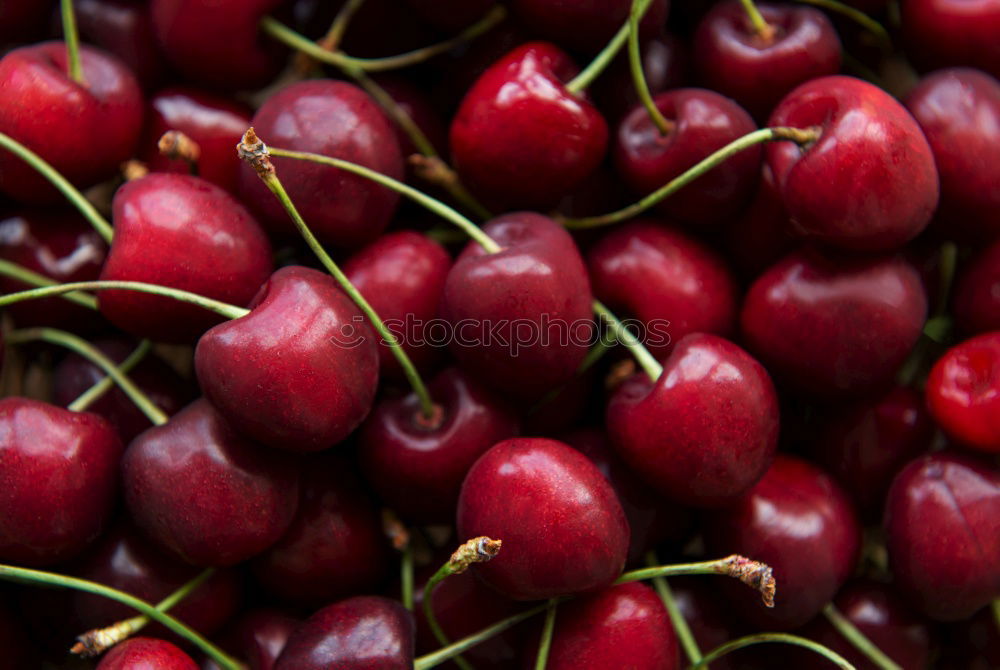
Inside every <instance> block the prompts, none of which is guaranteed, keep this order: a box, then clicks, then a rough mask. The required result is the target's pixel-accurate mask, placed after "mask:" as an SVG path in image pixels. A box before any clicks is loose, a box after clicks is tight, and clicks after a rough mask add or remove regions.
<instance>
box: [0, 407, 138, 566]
mask: <svg viewBox="0 0 1000 670" xmlns="http://www.w3.org/2000/svg"><path fill="white" fill-rule="evenodd" d="M121 453H122V444H121V441H120V440H119V439H118V436H117V435H116V434H115V431H114V429H113V428H112V427H111V425H110V424H109V423H108V422H107V421H105V420H104V419H102V418H101V417H99V416H97V415H96V414H89V413H87V412H70V411H68V410H65V409H62V408H61V407H56V406H54V405H49V404H47V403H43V402H39V401H37V400H29V399H27V398H17V397H8V398H4V399H3V400H0V508H2V509H3V510H4V513H3V515H2V516H0V560H2V561H4V562H13V563H18V564H21V565H31V566H44V565H51V564H53V563H58V562H60V561H64V560H66V559H69V558H72V557H73V556H74V555H76V554H78V553H79V552H80V551H81V550H82V549H84V548H85V547H86V546H87V545H88V544H89V543H90V542H91V541H93V540H94V539H96V538H97V536H98V535H99V534H100V533H101V531H102V530H103V528H104V525H105V522H106V521H107V519H108V516H109V514H110V513H111V509H112V505H113V504H114V500H115V491H116V488H117V479H118V460H119V458H120V457H121ZM40 520H44V522H43V523H42V522H40Z"/></svg>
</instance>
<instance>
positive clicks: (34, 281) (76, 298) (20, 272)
mask: <svg viewBox="0 0 1000 670" xmlns="http://www.w3.org/2000/svg"><path fill="white" fill-rule="evenodd" d="M0 275H3V276H4V277H10V278H11V279H17V280H18V281H22V282H24V283H25V284H27V285H28V286H36V287H47V286H59V282H57V281H55V280H54V279H51V278H50V277H46V276H45V275H41V274H38V273H37V272H33V271H31V270H29V269H28V268H26V267H22V266H20V265H18V264H17V263H11V262H10V261H5V260H2V259H0ZM61 297H62V298H63V299H64V300H69V301H70V302H72V303H75V304H77V305H80V306H81V307H86V308H87V309H93V310H96V309H97V298H96V297H94V296H92V295H90V294H89V293H65V294H63V295H62V296H61Z"/></svg>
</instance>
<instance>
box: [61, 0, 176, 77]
mask: <svg viewBox="0 0 1000 670" xmlns="http://www.w3.org/2000/svg"><path fill="white" fill-rule="evenodd" d="M73 9H74V10H75V11H76V23H77V26H79V29H80V37H81V38H82V39H83V40H84V41H86V42H90V43H93V44H95V45H97V46H99V47H101V48H102V49H106V50H107V51H109V52H111V53H112V54H114V55H115V56H117V57H118V58H120V59H121V61H122V62H123V63H127V64H128V66H129V68H130V69H131V70H132V72H133V73H134V74H135V78H136V80H137V81H138V82H139V85H140V86H142V87H143V88H144V89H146V90H147V91H148V90H149V89H150V88H151V87H154V86H157V85H158V84H159V83H161V82H162V81H163V80H164V78H166V76H167V70H168V66H167V61H166V58H164V56H163V53H162V52H161V51H160V48H159V45H157V43H156V38H155V37H154V36H153V21H152V18H151V16H150V14H149V5H148V4H146V3H138V2H130V1H129V0H77V1H76V2H74V3H73Z"/></svg>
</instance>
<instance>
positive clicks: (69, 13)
mask: <svg viewBox="0 0 1000 670" xmlns="http://www.w3.org/2000/svg"><path fill="white" fill-rule="evenodd" d="M60 9H61V14H62V26H63V39H65V40H66V70H67V73H68V74H69V78H70V79H72V80H73V81H75V82H76V83H77V84H80V85H81V86H86V84H87V82H86V80H85V79H84V78H83V65H82V64H81V63H80V34H79V32H77V29H76V13H75V12H74V11H73V0H62V2H61V3H60Z"/></svg>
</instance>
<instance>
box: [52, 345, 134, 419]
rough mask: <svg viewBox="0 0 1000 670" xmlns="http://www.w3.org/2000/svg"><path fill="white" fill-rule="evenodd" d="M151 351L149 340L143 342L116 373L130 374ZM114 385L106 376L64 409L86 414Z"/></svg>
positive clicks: (109, 377)
mask: <svg viewBox="0 0 1000 670" xmlns="http://www.w3.org/2000/svg"><path fill="white" fill-rule="evenodd" d="M152 349H153V343H152V342H150V341H149V340H143V341H142V342H140V343H139V346H137V347H136V348H135V351H133V352H132V353H131V354H129V355H128V358H126V359H125V360H124V361H122V362H121V365H119V366H118V372H120V373H122V374H123V375H125V374H128V373H129V372H131V370H132V368H134V367H135V366H136V365H138V364H139V363H140V362H141V361H142V359H143V358H145V357H146V354H148V353H149V352H150V351H151V350H152ZM114 385H115V380H114V379H112V377H111V375H107V376H105V377H104V379H101V380H100V381H98V382H97V383H96V384H94V385H93V386H91V387H90V388H89V389H87V390H86V391H84V392H83V393H81V394H80V395H79V397H77V399H76V400H74V401H73V402H71V403H70V404H68V405H67V406H66V409H68V410H70V411H71V412H86V411H87V408H88V407H90V406H91V405H92V404H93V403H94V402H96V401H97V400H98V399H100V398H101V396H103V395H104V394H105V393H107V392H108V391H109V390H111V387H112V386H114Z"/></svg>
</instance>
